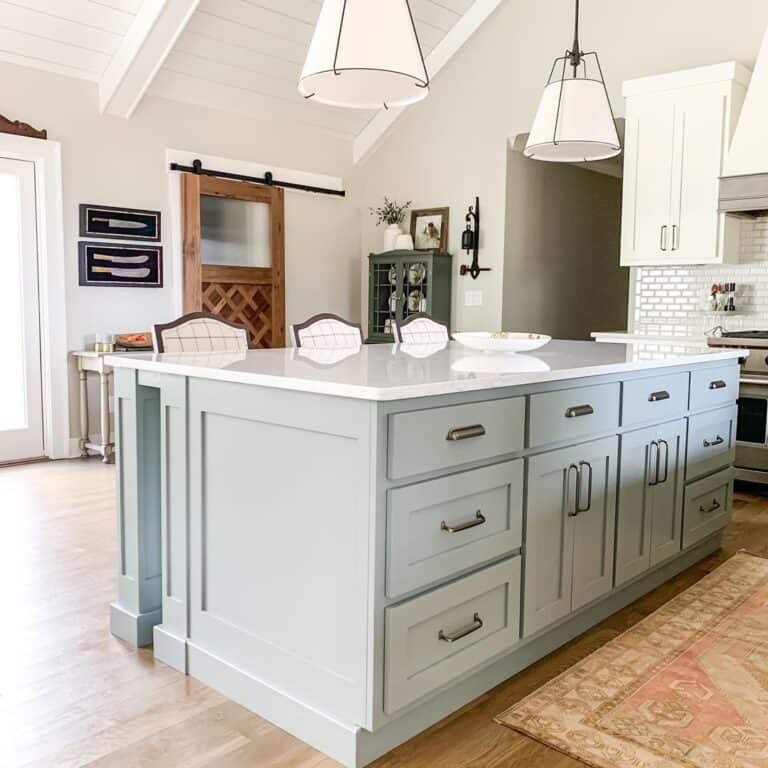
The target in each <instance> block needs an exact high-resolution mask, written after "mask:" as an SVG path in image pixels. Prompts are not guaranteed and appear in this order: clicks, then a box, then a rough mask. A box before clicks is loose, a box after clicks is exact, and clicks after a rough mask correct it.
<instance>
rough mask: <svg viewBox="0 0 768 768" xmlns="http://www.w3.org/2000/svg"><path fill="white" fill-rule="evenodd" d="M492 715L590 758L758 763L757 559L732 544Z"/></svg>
mask: <svg viewBox="0 0 768 768" xmlns="http://www.w3.org/2000/svg"><path fill="white" fill-rule="evenodd" d="M496 720H497V722H499V723H501V724H502V725H506V726H508V727H510V728H512V729H514V730H516V731H520V732H521V733H524V734H526V735H527V736H530V737H532V738H534V739H536V740H537V741H540V742H542V743H543V744H546V745H547V746H550V747H552V748H554V749H557V750H559V751H561V752H564V753H565V754H567V755H570V756H571V757H574V758H576V759H577V760H581V761H582V762H584V763H587V764H588V765H591V766H595V767H596V768H768V560H764V559H761V558H758V557H753V556H752V555H747V554H743V553H739V554H737V555H735V556H734V557H732V558H731V559H730V560H728V561H727V562H726V563H724V564H723V565H721V566H720V567H719V568H718V569H717V570H715V571H713V572H712V573H710V574H708V575H707V576H705V577H704V578H703V579H702V580H701V581H699V582H698V583H696V584H695V585H694V586H692V587H691V588H690V589H688V590H686V591H685V592H683V593H681V594H680V595H678V596H677V597H675V598H674V599H672V600H671V601H670V602H668V603H667V604H666V605H664V606H662V607H661V608H660V609H659V610H657V611H656V612H654V613H653V614H651V615H650V616H649V617H648V618H646V619H644V620H643V621H641V622H640V623H639V624H637V625H635V626H634V627H632V628H631V629H630V630H628V631H627V632H625V633H624V634H623V635H621V636H619V637H617V638H615V639H614V640H611V641H610V642H609V643H607V644H606V645H605V646H603V647H602V648H600V649H599V650H598V651H596V652H595V653H593V654H591V655H590V656H588V657H587V658H586V659H584V660H583V661H582V662H580V663H579V664H576V665H575V666H574V667H571V669H568V670H566V671H565V672H564V673H563V674H561V675H560V676H559V677H557V678H555V679H554V680H552V681H551V682H549V683H547V684H546V685H545V686H543V687H542V688H540V689H539V690H538V691H536V692H534V693H533V694H531V695H530V696H528V697H527V698H525V699H523V700H522V701H520V702H518V703H517V704H515V705H514V706H513V707H511V708H510V709H509V710H507V711H506V712H504V713H503V714H501V715H499V717H498V718H496Z"/></svg>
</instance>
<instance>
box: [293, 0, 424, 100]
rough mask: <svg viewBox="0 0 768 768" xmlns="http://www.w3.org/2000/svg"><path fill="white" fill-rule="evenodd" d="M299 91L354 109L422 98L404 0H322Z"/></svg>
mask: <svg viewBox="0 0 768 768" xmlns="http://www.w3.org/2000/svg"><path fill="white" fill-rule="evenodd" d="M299 93H301V94H302V95H303V96H304V97H305V98H306V99H311V100H312V101H319V102H322V103H323V104H332V105H333V106H337V107H354V108H358V109H379V108H380V107H384V108H385V109H388V108H389V107H404V106H406V105H408V104H413V103H414V102H417V101H421V99H423V98H425V97H426V96H427V94H428V93H429V75H428V74H427V67H426V65H425V64H424V56H423V55H422V52H421V45H420V44H419V38H418V35H417V34H416V26H415V24H414V22H413V15H412V14H411V8H410V6H409V5H408V0H324V2H323V7H322V8H321V10H320V16H319V17H318V20H317V26H316V27H315V33H314V35H313V37H312V43H311V44H310V46H309V51H308V53H307V59H306V61H305V62H304V69H303V70H302V73H301V78H300V79H299Z"/></svg>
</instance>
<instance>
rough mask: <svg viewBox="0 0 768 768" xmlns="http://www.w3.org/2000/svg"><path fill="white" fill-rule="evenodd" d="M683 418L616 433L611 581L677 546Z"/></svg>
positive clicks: (653, 562) (674, 550)
mask: <svg viewBox="0 0 768 768" xmlns="http://www.w3.org/2000/svg"><path fill="white" fill-rule="evenodd" d="M685 434H686V424H685V420H684V419H681V420H679V421H675V422H671V423H669V424H664V425H661V426H653V427H648V428H646V429H641V430H638V431H636V432H629V433H627V434H625V435H623V436H622V438H621V464H620V471H619V478H620V481H619V508H618V515H617V530H616V585H617V586H618V585H620V584H624V583H625V582H627V581H629V580H630V579H634V578H635V577H637V576H640V575H641V574H643V573H645V571H647V570H648V569H649V568H651V567H652V566H654V565H656V564H658V563H660V562H662V561H664V560H666V559H667V558H669V557H671V556H673V555H675V554H676V553H677V552H679V551H680V545H681V530H682V512H683V482H684V477H683V470H684V465H685Z"/></svg>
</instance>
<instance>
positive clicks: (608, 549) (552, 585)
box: [523, 437, 618, 637]
mask: <svg viewBox="0 0 768 768" xmlns="http://www.w3.org/2000/svg"><path fill="white" fill-rule="evenodd" d="M617 455H618V438H616V437H609V438H604V439H602V440H596V441H594V442H591V443H584V444H583V445H577V446H574V447H569V448H563V449H561V450H557V451H551V452H550V453H544V454H541V455H539V456H534V457H533V458H531V459H529V460H528V495H527V503H526V543H525V566H524V568H525V599H524V604H525V607H524V621H523V634H524V636H525V637H528V636H530V635H532V634H534V633H536V632H538V631H539V630H541V629H543V628H544V627H546V626H548V625H550V624H552V623H554V622H556V621H558V620H559V619H561V618H563V617H564V616H567V615H568V614H569V613H570V612H571V611H573V610H576V609H578V608H580V607H581V606H583V605H586V604H587V603H588V602H591V601H592V600H594V599H595V598H597V597H599V596H600V595H603V594H605V593H607V592H610V590H611V589H612V586H613V551H614V547H613V544H614V526H615V514H616V509H615V485H616V459H617Z"/></svg>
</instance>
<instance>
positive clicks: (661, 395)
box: [648, 389, 669, 403]
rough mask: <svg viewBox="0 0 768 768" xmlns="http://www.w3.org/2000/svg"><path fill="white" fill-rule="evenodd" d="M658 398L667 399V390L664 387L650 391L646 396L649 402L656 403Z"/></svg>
mask: <svg viewBox="0 0 768 768" xmlns="http://www.w3.org/2000/svg"><path fill="white" fill-rule="evenodd" d="M660 400H669V392H667V390H666V389H662V390H660V391H659V392H651V394H650V395H649V396H648V402H649V403H658V402H659V401H660Z"/></svg>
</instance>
